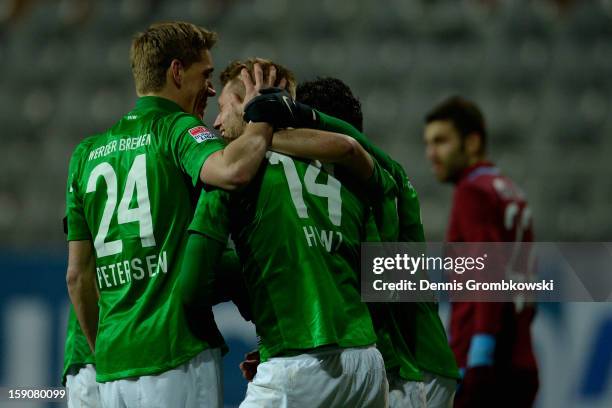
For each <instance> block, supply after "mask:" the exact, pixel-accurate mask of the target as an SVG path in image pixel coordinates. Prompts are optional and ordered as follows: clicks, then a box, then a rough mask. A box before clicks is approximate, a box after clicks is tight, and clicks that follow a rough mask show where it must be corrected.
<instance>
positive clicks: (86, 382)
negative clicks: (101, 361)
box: [66, 364, 102, 408]
mask: <svg viewBox="0 0 612 408" xmlns="http://www.w3.org/2000/svg"><path fill="white" fill-rule="evenodd" d="M98 386H99V384H98V383H97V382H96V369H95V367H94V366H93V364H87V365H86V366H85V367H83V368H81V369H80V370H79V372H78V373H77V374H76V375H70V374H69V375H67V376H66V396H67V398H68V408H100V407H101V406H102V404H101V403H100V391H99V389H98Z"/></svg>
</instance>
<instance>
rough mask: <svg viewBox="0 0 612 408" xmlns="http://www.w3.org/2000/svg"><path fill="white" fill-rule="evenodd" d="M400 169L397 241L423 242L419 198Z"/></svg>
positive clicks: (423, 233)
mask: <svg viewBox="0 0 612 408" xmlns="http://www.w3.org/2000/svg"><path fill="white" fill-rule="evenodd" d="M398 167H399V168H400V170H401V171H400V172H399V173H400V175H401V178H400V180H398V179H396V181H399V183H398V190H399V191H398V194H397V211H398V215H399V241H402V242H425V230H424V228H423V222H422V221H421V206H420V203H419V197H418V194H417V192H416V190H415V189H414V187H412V184H411V183H410V180H408V177H407V176H406V173H405V172H404V169H402V168H401V166H399V164H398Z"/></svg>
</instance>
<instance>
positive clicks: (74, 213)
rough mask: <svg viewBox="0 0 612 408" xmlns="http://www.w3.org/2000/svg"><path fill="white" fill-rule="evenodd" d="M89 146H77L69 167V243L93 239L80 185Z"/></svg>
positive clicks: (67, 221) (67, 214)
mask: <svg viewBox="0 0 612 408" xmlns="http://www.w3.org/2000/svg"><path fill="white" fill-rule="evenodd" d="M87 146H88V145H87V144H86V143H84V142H82V143H81V144H79V145H78V146H77V148H76V149H75V150H74V153H72V157H71V159H70V165H69V166H68V181H67V183H66V227H67V230H68V232H67V240H68V241H80V240H86V239H91V232H90V231H89V227H88V226H87V221H86V220H85V213H84V211H83V192H82V191H81V188H80V184H79V178H80V173H81V165H82V158H83V156H84V152H86V151H87Z"/></svg>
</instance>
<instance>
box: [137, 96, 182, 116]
mask: <svg viewBox="0 0 612 408" xmlns="http://www.w3.org/2000/svg"><path fill="white" fill-rule="evenodd" d="M136 109H159V110H165V111H168V112H182V111H183V109H181V107H180V106H179V105H178V104H177V103H176V102H174V101H171V100H170V99H167V98H162V97H160V96H141V97H140V98H138V100H136Z"/></svg>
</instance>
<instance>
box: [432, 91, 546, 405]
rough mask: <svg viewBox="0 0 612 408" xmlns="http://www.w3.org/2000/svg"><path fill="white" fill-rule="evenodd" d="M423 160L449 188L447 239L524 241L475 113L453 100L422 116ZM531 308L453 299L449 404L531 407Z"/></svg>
mask: <svg viewBox="0 0 612 408" xmlns="http://www.w3.org/2000/svg"><path fill="white" fill-rule="evenodd" d="M425 123H426V126H425V136H424V139H425V144H426V155H427V158H428V159H429V160H430V161H431V163H432V166H433V172H434V173H435V175H436V177H437V179H438V180H439V181H441V182H450V183H453V184H454V185H455V191H454V196H453V206H452V210H451V215H450V224H449V227H448V231H447V241H448V242H498V241H504V242H514V241H518V242H521V241H522V242H531V241H533V232H532V223H531V214H530V210H529V207H528V206H527V203H526V201H525V196H524V194H523V193H522V191H521V190H520V189H519V188H518V187H517V186H516V185H515V184H514V183H513V182H512V180H510V179H509V178H508V177H506V176H504V175H502V174H501V173H500V171H499V169H498V168H497V167H495V165H494V164H493V163H491V162H490V161H488V160H487V156H486V150H485V148H486V133H487V132H486V127H485V121H484V118H483V115H482V113H481V111H480V109H479V108H478V107H477V106H476V105H475V104H474V103H472V102H470V101H468V100H465V99H463V98H461V97H452V98H450V99H447V100H445V101H444V102H442V103H441V104H440V105H438V106H436V107H435V108H434V109H433V110H432V111H431V112H430V113H429V114H428V115H427V116H426V119H425ZM533 317H534V308H533V307H532V306H529V305H528V306H525V305H522V304H516V305H515V304H513V303H484V302H482V303H478V302H455V303H453V304H452V308H451V325H450V343H451V347H452V349H453V352H454V353H455V357H456V358H457V363H458V365H459V367H460V369H461V371H462V373H463V374H464V375H463V381H462V383H461V386H460V387H459V390H458V392H457V395H456V397H455V407H460V408H463V407H512V408H522V407H531V406H532V405H533V401H534V399H535V395H536V392H537V389H538V374H537V365H536V361H535V358H534V355H533V350H532V346H531V333H530V326H531V322H532V320H533Z"/></svg>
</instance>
